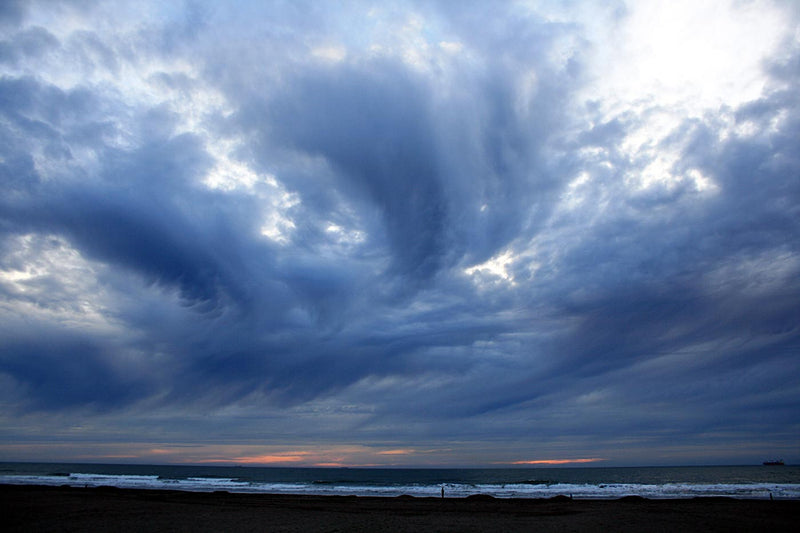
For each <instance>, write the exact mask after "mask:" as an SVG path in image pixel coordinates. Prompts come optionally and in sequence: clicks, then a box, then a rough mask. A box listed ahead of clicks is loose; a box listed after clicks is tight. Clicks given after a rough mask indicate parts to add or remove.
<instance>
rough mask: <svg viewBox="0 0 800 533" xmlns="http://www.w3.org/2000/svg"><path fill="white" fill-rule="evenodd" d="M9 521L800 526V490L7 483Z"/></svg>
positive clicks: (328, 526) (183, 526) (63, 527)
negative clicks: (590, 494) (777, 497)
mask: <svg viewBox="0 0 800 533" xmlns="http://www.w3.org/2000/svg"><path fill="white" fill-rule="evenodd" d="M0 502H2V503H0V511H1V512H2V514H0V516H2V523H3V529H4V531H118V532H126V531H131V532H134V531H135V532H143V531H297V532H300V531H303V532H315V531H328V532H332V531H370V532H379V531H409V532H410V531H414V532H418V531H463V532H471V531H493V532H498V531H537V532H541V531H544V532H548V531H622V532H626V531H681V532H686V531H797V530H798V527H800V500H791V501H770V500H737V499H729V498H696V499H691V500H646V499H643V498H622V499H619V500H570V499H569V498H566V497H563V496H562V497H556V498H550V499H547V500H529V499H513V500H511V499H495V498H491V497H487V496H474V497H469V498H458V499H457V498H452V499H450V498H446V499H444V500H442V499H439V498H411V497H407V496H406V497H404V496H401V497H398V498H365V497H355V496H294V495H269V494H230V493H226V492H214V493H196V492H195V493H193V492H178V491H162V490H132V489H115V488H111V487H102V488H75V487H40V486H25V485H0Z"/></svg>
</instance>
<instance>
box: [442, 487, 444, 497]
mask: <svg viewBox="0 0 800 533" xmlns="http://www.w3.org/2000/svg"><path fill="white" fill-rule="evenodd" d="M442 498H444V485H442Z"/></svg>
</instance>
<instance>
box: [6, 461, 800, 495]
mask: <svg viewBox="0 0 800 533" xmlns="http://www.w3.org/2000/svg"><path fill="white" fill-rule="evenodd" d="M0 484H33V485H70V486H76V487H100V486H113V487H119V488H138V489H162V490H165V489H166V490H183V491H204V492H213V491H228V492H247V493H271V494H313V495H340V496H344V495H356V496H384V497H393V496H400V495H410V496H416V497H440V496H441V491H442V489H444V493H445V496H446V497H453V498H463V497H467V496H470V495H473V494H488V495H491V496H494V497H496V498H550V497H553V496H557V495H565V496H571V497H573V498H580V499H598V498H603V499H610V498H621V497H624V496H642V497H645V498H694V497H709V496H726V497H732V498H754V499H770V498H774V499H800V466H700V467H698V466H687V467H627V468H605V467H592V468H582V467H569V468H555V467H548V468H503V469H479V468H465V469H405V468H403V469H399V468H393V469H381V468H272V467H244V466H241V467H240V466H237V467H226V466H167V465H110V464H109V465H105V464H75V463H69V464H59V463H0Z"/></svg>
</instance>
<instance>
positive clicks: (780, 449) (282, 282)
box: [0, 1, 800, 465]
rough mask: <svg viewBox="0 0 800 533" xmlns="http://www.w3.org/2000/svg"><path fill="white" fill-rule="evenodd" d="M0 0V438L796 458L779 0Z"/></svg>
mask: <svg viewBox="0 0 800 533" xmlns="http://www.w3.org/2000/svg"><path fill="white" fill-rule="evenodd" d="M4 6H5V7H3V8H2V9H0V32H1V35H0V181H1V182H2V185H3V191H4V194H3V195H2V198H1V199H0V314H2V320H0V383H1V384H2V387H0V391H2V392H0V403H2V406H3V409H2V410H0V412H2V413H3V414H2V415H0V424H2V427H3V428H4V432H3V433H4V435H5V437H4V439H3V440H2V442H0V450H2V455H3V457H7V458H8V459H26V458H27V459H38V460H47V459H71V460H88V459H93V458H94V459H97V460H112V459H113V460H122V459H123V458H124V460H135V461H144V462H147V461H150V462H153V461H157V462H209V461H211V462H235V463H264V464H281V463H290V464H298V465H301V464H309V465H310V464H316V465H321V464H326V465H334V464H336V465H348V464H349V465H381V464H383V465H386V464H399V465H414V464H416V465H433V464H439V465H455V464H461V465H475V464H487V465H488V464H507V465H511V464H518V465H519V464H562V463H564V464H566V462H569V463H576V462H584V461H595V460H597V461H599V460H601V458H602V460H603V461H604V464H621V463H643V464H645V463H646V464H653V463H693V462H708V461H713V462H751V461H760V460H761V459H762V457H763V456H764V455H767V456H773V455H776V454H777V455H783V456H784V457H785V458H787V459H788V458H789V457H790V455H791V453H794V451H793V448H792V446H794V444H796V442H797V437H798V435H800V425H799V424H800V421H798V419H797V414H796V413H797V412H798V400H799V399H800V389H799V388H798V385H797V383H796V381H797V380H796V379H794V378H795V376H796V375H797V373H798V361H800V360H798V357H797V354H798V347H800V342H799V341H798V329H797V323H796V322H797V321H796V316H797V315H798V309H797V302H798V301H800V285H798V281H797V280H798V279H800V277H799V276H798V273H800V272H799V271H800V256H798V246H797V244H796V243H798V242H800V235H798V227H800V225H799V224H798V223H799V222H800V221H799V220H798V201H799V200H800V180H798V177H799V176H798V175H799V174H800V161H798V158H797V156H796V153H795V152H796V145H797V139H798V135H800V128H798V124H800V122H798V117H800V114H798V111H800V110H798V106H797V104H796V102H795V101H796V98H793V95H794V94H795V93H796V91H797V85H798V73H799V72H800V70H798V57H800V44H798V42H797V37H796V32H795V31H794V28H795V27H796V21H797V20H798V19H797V13H796V12H795V11H796V10H793V9H792V8H791V7H790V6H788V5H786V4H784V3H781V2H769V1H763V2H752V3H748V4H740V3H735V2H731V3H723V4H720V5H719V6H717V8H715V9H717V12H716V15H715V16H714V17H709V16H707V13H706V11H705V10H706V9H708V8H707V6H700V7H698V6H694V5H693V4H690V3H682V2H679V3H674V5H671V6H670V9H669V10H666V11H665V10H664V9H663V6H661V4H659V3H657V2H641V3H639V2H637V3H635V4H633V3H631V4H625V3H619V4H615V5H611V6H606V7H598V6H594V5H584V4H582V3H578V4H576V5H575V6H574V7H571V6H549V7H548V6H544V7H543V6H532V7H531V6H527V5H524V4H521V3H518V4H511V3H509V4H502V5H493V6H492V8H491V9H490V10H487V8H486V6H460V7H455V6H451V5H449V4H447V3H444V4H425V5H419V4H416V3H413V2H409V3H407V4H406V3H402V4H398V5H395V6H393V7H385V6H381V5H370V6H368V5H366V4H358V5H349V6H344V7H342V6H338V5H337V6H334V5H333V4H328V3H324V2H323V3H317V4H315V5H314V6H311V7H310V8H309V9H300V8H299V7H298V6H297V5H290V6H280V5H278V4H272V3H268V4H261V3H254V4H247V3H245V4H241V5H238V6H236V7H231V6H220V5H216V4H214V3H202V2H200V3H196V4H193V5H192V6H191V7H184V6H181V7H174V6H173V7H164V6H161V5H156V4H152V5H150V4H146V5H145V4H140V3H136V5H135V6H134V5H133V4H131V5H128V4H118V3H115V4H114V5H111V4H108V3H105V2H97V3H92V4H82V3H72V2H30V3H22V2H20V3H7V4H5V5H4ZM122 14H124V15H125V16H124V17H122V16H121V15H122ZM656 21H657V22H658V24H656ZM709 21H710V22H709ZM679 36H683V38H678V37H679ZM706 73H710V74H708V75H706ZM21 443H25V447H22V448H21V447H20V446H21V445H22V444H21ZM795 451H796V450H795ZM532 458H533V459H532ZM539 458H544V459H539Z"/></svg>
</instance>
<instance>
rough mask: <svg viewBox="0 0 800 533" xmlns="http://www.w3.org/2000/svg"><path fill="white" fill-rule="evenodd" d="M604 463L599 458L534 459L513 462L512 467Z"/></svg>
mask: <svg viewBox="0 0 800 533" xmlns="http://www.w3.org/2000/svg"><path fill="white" fill-rule="evenodd" d="M597 461H605V459H603V458H601V457H591V458H587V459H536V460H532V461H514V462H512V463H509V464H512V465H566V464H570V463H596V462H597Z"/></svg>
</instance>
